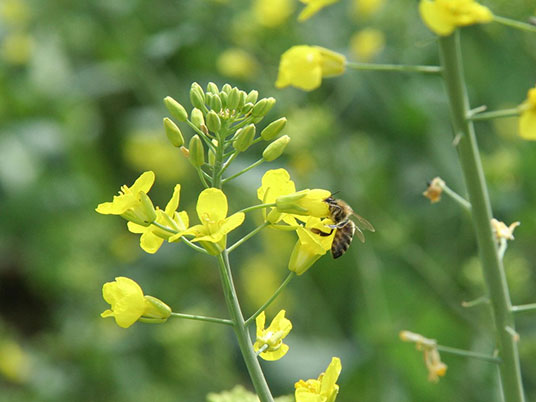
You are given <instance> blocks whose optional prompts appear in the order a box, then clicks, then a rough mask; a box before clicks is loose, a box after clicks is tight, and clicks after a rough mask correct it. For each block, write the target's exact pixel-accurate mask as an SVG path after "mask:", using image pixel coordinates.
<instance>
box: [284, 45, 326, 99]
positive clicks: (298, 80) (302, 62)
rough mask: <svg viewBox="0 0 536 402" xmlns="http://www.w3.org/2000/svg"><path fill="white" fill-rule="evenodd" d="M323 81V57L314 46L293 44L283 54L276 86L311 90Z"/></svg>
mask: <svg viewBox="0 0 536 402" xmlns="http://www.w3.org/2000/svg"><path fill="white" fill-rule="evenodd" d="M321 83H322V57H321V55H320V52H319V51H318V50H317V49H316V48H314V47H312V46H305V45H301V46H293V47H291V48H290V49H289V50H287V51H286V52H285V53H283V54H282V55H281V61H280V63H279V74H278V76H277V81H276V83H275V86H276V87H277V88H284V87H286V86H289V85H292V86H294V87H297V88H300V89H303V90H305V91H311V90H313V89H315V88H318V87H319V86H320V84H321Z"/></svg>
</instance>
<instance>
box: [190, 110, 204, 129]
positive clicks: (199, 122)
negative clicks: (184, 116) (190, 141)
mask: <svg viewBox="0 0 536 402" xmlns="http://www.w3.org/2000/svg"><path fill="white" fill-rule="evenodd" d="M190 119H191V120H192V123H193V125H194V126H196V127H197V128H199V129H201V126H203V125H204V124H205V118H204V117H203V112H202V111H201V110H199V109H197V108H193V109H192V113H191V116H190Z"/></svg>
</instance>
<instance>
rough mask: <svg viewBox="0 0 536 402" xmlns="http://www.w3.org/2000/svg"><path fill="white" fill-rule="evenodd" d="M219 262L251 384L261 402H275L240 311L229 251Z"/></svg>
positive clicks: (226, 297)
mask: <svg viewBox="0 0 536 402" xmlns="http://www.w3.org/2000/svg"><path fill="white" fill-rule="evenodd" d="M218 262H219V265H220V274H221V278H222V283H223V289H224V293H225V301H226V303H227V309H228V310H229V314H230V316H231V319H232V321H233V328H234V331H235V334H236V338H237V340H238V346H239V347H240V351H241V352H242V357H243V358H244V362H245V363H246V367H247V369H248V372H249V376H250V377H251V382H252V383H253V386H254V387H255V391H256V392H257V396H258V397H259V399H260V400H261V402H273V400H274V399H273V397H272V394H271V392H270V388H268V384H267V383H266V379H265V378H264V373H263V372H262V369H261V366H260V364H259V360H258V358H257V355H256V354H255V351H254V350H253V345H252V344H251V339H250V337H249V333H248V331H247V328H246V325H245V322H244V316H243V315H242V310H241V309H240V304H239V303H238V297H237V295H236V291H235V287H234V284H233V278H232V276H231V267H230V264H229V255H228V253H227V251H224V252H223V253H222V254H220V255H219V256H218Z"/></svg>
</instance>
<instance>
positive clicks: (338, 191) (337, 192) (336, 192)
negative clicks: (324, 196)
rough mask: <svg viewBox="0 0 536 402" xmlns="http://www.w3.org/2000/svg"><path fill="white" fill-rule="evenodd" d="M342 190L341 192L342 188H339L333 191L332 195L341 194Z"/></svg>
mask: <svg viewBox="0 0 536 402" xmlns="http://www.w3.org/2000/svg"><path fill="white" fill-rule="evenodd" d="M340 192H341V190H337V191H335V192H334V193H331V195H332V196H333V195H335V194H339V193H340Z"/></svg>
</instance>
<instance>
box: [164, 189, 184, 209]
mask: <svg viewBox="0 0 536 402" xmlns="http://www.w3.org/2000/svg"><path fill="white" fill-rule="evenodd" d="M180 193H181V185H180V184H177V185H176V186H175V188H174V189H173V195H172V196H171V199H170V200H169V202H168V203H167V205H166V209H165V210H164V211H165V213H166V215H167V216H171V217H173V215H174V213H175V211H176V210H177V208H178V207H179V199H180Z"/></svg>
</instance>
